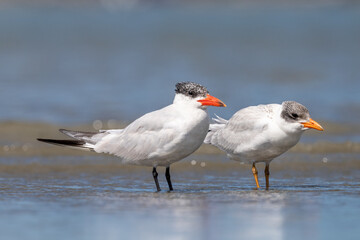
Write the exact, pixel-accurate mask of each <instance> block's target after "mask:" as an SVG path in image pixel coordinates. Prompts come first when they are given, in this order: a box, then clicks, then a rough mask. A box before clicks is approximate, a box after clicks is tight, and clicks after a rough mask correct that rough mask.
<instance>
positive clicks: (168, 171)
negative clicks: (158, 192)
mask: <svg viewBox="0 0 360 240" xmlns="http://www.w3.org/2000/svg"><path fill="white" fill-rule="evenodd" d="M165 177H166V181H167V183H168V184H169V190H170V191H172V190H174V189H173V187H172V184H171V179H170V167H167V168H166V172H165Z"/></svg>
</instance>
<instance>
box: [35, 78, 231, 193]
mask: <svg viewBox="0 0 360 240" xmlns="http://www.w3.org/2000/svg"><path fill="white" fill-rule="evenodd" d="M175 93H176V94H175V98H174V101H173V103H172V104H171V105H168V106H166V107H164V108H162V109H160V110H157V111H154V112H150V113H147V114H145V115H143V116H142V117H140V118H138V119H137V120H135V121H134V122H132V123H131V124H130V125H129V126H127V127H126V128H124V129H112V130H102V131H100V132H96V133H93V132H79V131H70V130H65V129H60V132H62V133H64V134H66V135H67V136H69V137H71V138H73V139H74V140H55V139H38V140H39V141H42V142H46V143H51V144H56V145H61V146H67V147H72V148H76V149H83V150H91V151H95V152H97V153H107V154H112V155H115V156H117V157H119V158H120V160H121V162H122V163H124V164H132V165H141V166H150V167H152V168H153V171H152V173H153V178H154V181H155V184H156V189H157V191H160V190H161V189H160V185H159V182H158V178H157V176H158V173H157V171H156V168H157V167H159V166H160V167H165V168H166V173H165V176H166V180H167V182H168V185H169V190H170V191H171V190H173V187H172V183H171V179H170V165H171V164H172V163H175V162H177V161H180V160H181V159H183V158H185V157H187V156H189V155H190V154H192V153H193V152H195V151H196V150H197V149H198V148H199V147H200V146H201V144H202V143H203V141H204V139H205V136H206V134H207V132H208V130H209V119H208V113H207V110H206V108H207V107H208V106H216V107H225V106H226V105H225V104H224V103H223V102H222V101H220V100H219V99H217V98H215V97H213V96H211V95H209V93H208V90H207V89H206V88H205V87H204V86H201V85H200V84H197V83H192V82H181V83H177V84H176V89H175Z"/></svg>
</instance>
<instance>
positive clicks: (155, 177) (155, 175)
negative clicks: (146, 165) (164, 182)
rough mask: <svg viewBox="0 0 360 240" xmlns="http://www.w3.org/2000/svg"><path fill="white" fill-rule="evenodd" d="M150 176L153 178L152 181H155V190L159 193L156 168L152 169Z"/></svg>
mask: <svg viewBox="0 0 360 240" xmlns="http://www.w3.org/2000/svg"><path fill="white" fill-rule="evenodd" d="M152 174H153V177H154V181H155V184H156V189H157V191H158V192H160V191H161V189H160V185H159V181H158V178H157V177H158V173H157V171H156V167H153V171H152Z"/></svg>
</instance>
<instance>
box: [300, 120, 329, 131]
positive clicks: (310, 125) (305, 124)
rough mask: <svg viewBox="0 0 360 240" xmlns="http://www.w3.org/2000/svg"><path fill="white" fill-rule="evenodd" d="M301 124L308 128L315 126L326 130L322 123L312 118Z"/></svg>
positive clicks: (317, 128) (320, 129) (314, 127)
mask: <svg viewBox="0 0 360 240" xmlns="http://www.w3.org/2000/svg"><path fill="white" fill-rule="evenodd" d="M301 124H302V125H304V127H306V128H313V129H316V130H319V131H324V129H323V128H322V126H320V124H318V123H317V122H316V121H314V120H312V119H311V118H310V120H309V121H308V122H304V123H301Z"/></svg>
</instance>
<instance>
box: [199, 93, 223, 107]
mask: <svg viewBox="0 0 360 240" xmlns="http://www.w3.org/2000/svg"><path fill="white" fill-rule="evenodd" d="M198 102H199V103H201V105H208V106H215V107H226V105H225V103H223V102H222V101H220V100H219V99H217V98H216V97H213V96H211V95H210V94H208V95H207V96H206V98H205V99H201V100H198Z"/></svg>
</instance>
